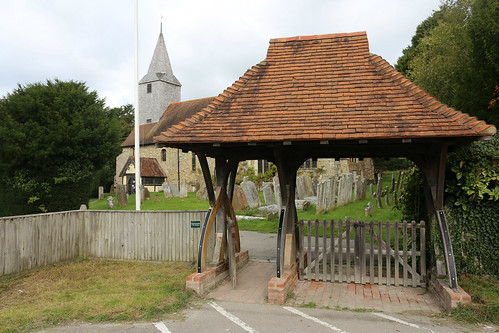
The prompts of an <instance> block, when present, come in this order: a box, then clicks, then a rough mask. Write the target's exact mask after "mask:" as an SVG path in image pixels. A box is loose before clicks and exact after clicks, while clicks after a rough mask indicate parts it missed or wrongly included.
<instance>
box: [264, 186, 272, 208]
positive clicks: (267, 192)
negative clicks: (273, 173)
mask: <svg viewBox="0 0 499 333" xmlns="http://www.w3.org/2000/svg"><path fill="white" fill-rule="evenodd" d="M262 192H263V199H264V200H265V204H266V205H267V206H268V205H273V204H274V191H273V190H272V183H263V185H262Z"/></svg>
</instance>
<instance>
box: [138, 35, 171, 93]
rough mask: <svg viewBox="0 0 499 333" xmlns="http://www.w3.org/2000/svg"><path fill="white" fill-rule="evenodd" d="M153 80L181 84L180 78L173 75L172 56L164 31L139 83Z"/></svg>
mask: <svg viewBox="0 0 499 333" xmlns="http://www.w3.org/2000/svg"><path fill="white" fill-rule="evenodd" d="M153 81H164V82H168V83H172V84H175V85H178V86H181V84H180V82H179V80H177V78H176V77H175V75H173V70H172V65H171V64H170V57H168V52H167V51H166V44H165V39H164V38H163V33H160V34H159V37H158V41H157V43H156V48H155V49H154V53H153V56H152V59H151V63H150V64H149V70H148V71H147V74H146V75H145V76H144V77H143V78H142V79H141V80H140V81H139V84H144V83H149V82H153Z"/></svg>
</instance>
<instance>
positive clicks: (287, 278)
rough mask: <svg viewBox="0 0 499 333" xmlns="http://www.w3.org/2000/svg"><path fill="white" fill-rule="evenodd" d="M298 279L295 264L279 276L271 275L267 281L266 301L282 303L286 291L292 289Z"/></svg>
mask: <svg viewBox="0 0 499 333" xmlns="http://www.w3.org/2000/svg"><path fill="white" fill-rule="evenodd" d="M297 279H298V271H297V270H296V266H293V268H292V269H291V270H289V271H285V272H284V273H283V274H281V277H280V278H278V277H277V276H275V275H274V276H273V277H272V279H270V281H269V283H268V302H269V303H274V304H284V302H285V301H286V297H287V295H288V292H289V291H290V290H292V289H293V287H294V285H295V283H296V280H297Z"/></svg>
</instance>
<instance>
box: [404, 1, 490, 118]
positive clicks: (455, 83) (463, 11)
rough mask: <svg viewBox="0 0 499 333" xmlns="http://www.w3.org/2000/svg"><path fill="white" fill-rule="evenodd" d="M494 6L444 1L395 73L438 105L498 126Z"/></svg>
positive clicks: (428, 20)
mask: <svg viewBox="0 0 499 333" xmlns="http://www.w3.org/2000/svg"><path fill="white" fill-rule="evenodd" d="M498 13H499V0H447V1H444V2H443V3H442V5H441V7H440V9H439V11H437V12H434V14H433V15H432V16H431V17H429V18H428V19H426V20H425V21H424V22H423V23H422V24H421V25H420V26H419V27H418V30H417V32H416V35H415V36H414V37H413V40H412V44H411V46H409V47H408V48H406V49H405V50H404V54H403V56H402V57H400V58H399V60H398V62H397V64H396V66H395V67H396V68H397V69H398V70H399V71H401V72H402V73H404V74H405V75H407V76H408V77H409V78H410V79H411V80H413V81H414V82H415V83H416V84H418V85H419V86H420V87H422V88H423V89H425V90H426V91H428V92H429V93H430V94H432V95H433V96H435V97H436V98H437V99H439V100H440V101H442V102H444V103H446V104H448V105H450V106H452V107H454V108H456V109H458V110H461V111H464V112H466V113H469V114H471V115H474V116H477V117H478V118H480V119H483V120H485V121H487V122H489V123H493V124H495V125H496V126H499V112H498V106H497V103H496V101H497V98H498V97H499V92H498V89H499V88H498V85H499V82H498V81H499V55H498V54H499V23H498V20H497V15H498Z"/></svg>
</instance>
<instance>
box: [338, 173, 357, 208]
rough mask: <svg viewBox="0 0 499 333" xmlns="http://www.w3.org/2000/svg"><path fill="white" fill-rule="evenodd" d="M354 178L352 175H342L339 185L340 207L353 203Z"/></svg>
mask: <svg viewBox="0 0 499 333" xmlns="http://www.w3.org/2000/svg"><path fill="white" fill-rule="evenodd" d="M352 186H353V176H352V174H351V173H346V174H342V175H341V177H340V180H339V183H338V199H337V204H338V206H344V205H346V204H349V203H350V202H352Z"/></svg>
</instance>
